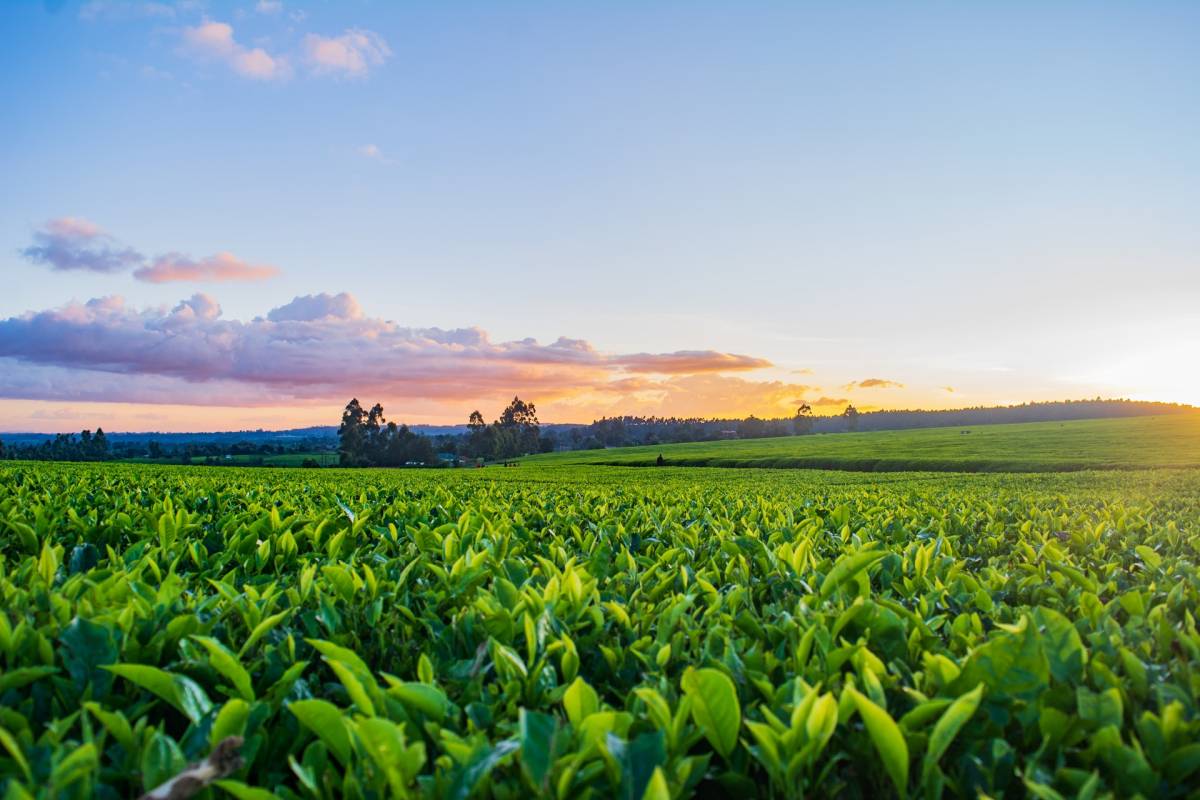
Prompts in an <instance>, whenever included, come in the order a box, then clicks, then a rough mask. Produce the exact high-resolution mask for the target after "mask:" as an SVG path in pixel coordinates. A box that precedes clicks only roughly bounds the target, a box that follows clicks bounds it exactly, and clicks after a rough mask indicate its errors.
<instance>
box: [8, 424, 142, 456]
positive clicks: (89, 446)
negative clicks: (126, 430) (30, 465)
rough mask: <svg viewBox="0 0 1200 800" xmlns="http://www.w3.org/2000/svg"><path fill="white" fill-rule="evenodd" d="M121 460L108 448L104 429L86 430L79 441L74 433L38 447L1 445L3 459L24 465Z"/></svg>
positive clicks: (82, 432) (55, 438) (58, 437)
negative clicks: (18, 461)
mask: <svg viewBox="0 0 1200 800" xmlns="http://www.w3.org/2000/svg"><path fill="white" fill-rule="evenodd" d="M114 457H119V456H118V455H117V454H115V453H114V452H113V450H112V449H111V448H110V447H109V444H108V437H107V436H106V435H105V434H104V429H103V428H97V429H96V432H95V433H92V431H91V430H90V429H84V430H82V431H80V432H79V436H78V437H76V436H75V434H73V433H59V434H56V435H55V436H54V438H53V439H46V440H45V441H43V442H42V443H41V444H37V445H32V444H31V445H17V444H10V445H8V446H5V444H4V442H0V458H8V459H19V460H22V461H108V460H110V459H112V458H114Z"/></svg>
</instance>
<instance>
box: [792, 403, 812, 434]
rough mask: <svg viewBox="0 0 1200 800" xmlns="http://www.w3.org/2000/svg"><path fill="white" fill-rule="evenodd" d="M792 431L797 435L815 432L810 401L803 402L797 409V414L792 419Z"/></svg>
mask: <svg viewBox="0 0 1200 800" xmlns="http://www.w3.org/2000/svg"><path fill="white" fill-rule="evenodd" d="M792 431H793V432H794V433H795V434H796V435H797V436H803V435H805V434H809V433H812V432H813V410H812V406H810V405H809V404H808V403H801V404H800V407H799V408H797V409H796V416H795V417H794V418H793V419H792Z"/></svg>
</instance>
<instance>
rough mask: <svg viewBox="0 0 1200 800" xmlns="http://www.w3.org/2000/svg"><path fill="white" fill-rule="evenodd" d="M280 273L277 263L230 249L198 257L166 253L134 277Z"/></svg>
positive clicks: (156, 279)
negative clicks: (253, 261) (246, 257)
mask: <svg viewBox="0 0 1200 800" xmlns="http://www.w3.org/2000/svg"><path fill="white" fill-rule="evenodd" d="M278 274H279V268H278V267H272V266H270V265H269V264H248V263H246V262H245V261H242V260H241V259H240V258H238V257H237V256H235V255H234V254H233V253H229V252H220V253H217V254H216V255H213V256H209V257H208V258H202V259H199V260H194V259H191V258H189V257H187V256H185V255H182V254H180V253H167V254H165V255H161V256H159V257H157V258H156V259H154V262H153V263H152V264H149V265H147V266H144V267H141V268H140V269H138V270H135V271H134V273H133V277H135V278H137V279H138V280H139V281H146V282H147V283H168V282H171V281H192V282H216V281H262V280H266V279H268V278H273V277H275V276H276V275H278Z"/></svg>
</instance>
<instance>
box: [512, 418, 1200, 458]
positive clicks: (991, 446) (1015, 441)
mask: <svg viewBox="0 0 1200 800" xmlns="http://www.w3.org/2000/svg"><path fill="white" fill-rule="evenodd" d="M659 454H661V455H662V456H663V458H664V459H665V460H666V463H667V464H669V465H671V466H704V467H776V468H813V469H841V470H858V471H897V470H930V471H947V472H1061V471H1071V470H1081V469H1137V468H1148V467H1196V466H1200V414H1195V413H1184V414H1172V415H1167V416H1156V417H1138V418H1128V419H1093V420H1077V421H1070V422H1035V423H1025V424H1012V425H976V426H971V427H952V428H928V429H923V430H904V431H874V432H869V433H839V434H819V435H814V436H789V437H782V438H774V439H746V440H735V441H721V442H691V443H686V444H669V445H655V446H645V447H628V448H616V449H607V450H582V451H574V452H566V453H550V454H546V455H541V456H533V457H529V458H526V459H523V463H528V464H545V465H549V464H608V465H624V466H652V465H654V463H655V461H656V460H657V458H658V456H659Z"/></svg>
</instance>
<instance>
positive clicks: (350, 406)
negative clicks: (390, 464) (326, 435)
mask: <svg viewBox="0 0 1200 800" xmlns="http://www.w3.org/2000/svg"><path fill="white" fill-rule="evenodd" d="M366 423H367V414H366V412H365V411H363V407H362V406H361V405H360V404H359V402H358V398H355V399H353V400H351V401H350V402H349V403H347V404H346V409H345V410H344V411H343V412H342V424H341V425H339V426H338V440H339V444H338V461H339V463H341V465H342V466H344V467H357V466H362V465H363V464H364V463H366V445H367V434H366V427H367V424H366Z"/></svg>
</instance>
